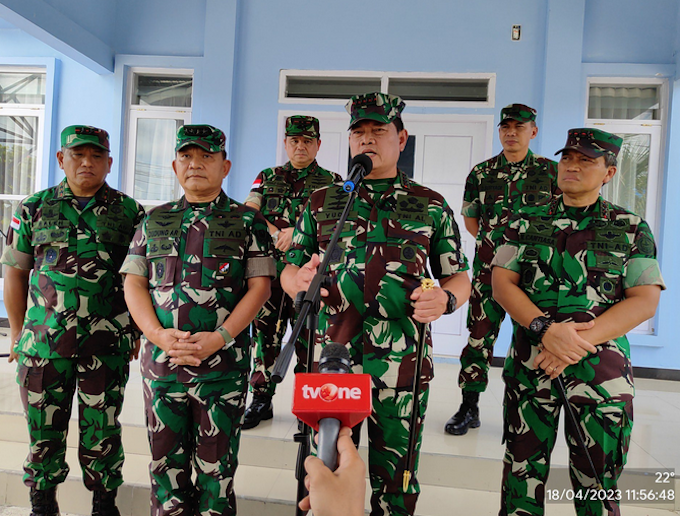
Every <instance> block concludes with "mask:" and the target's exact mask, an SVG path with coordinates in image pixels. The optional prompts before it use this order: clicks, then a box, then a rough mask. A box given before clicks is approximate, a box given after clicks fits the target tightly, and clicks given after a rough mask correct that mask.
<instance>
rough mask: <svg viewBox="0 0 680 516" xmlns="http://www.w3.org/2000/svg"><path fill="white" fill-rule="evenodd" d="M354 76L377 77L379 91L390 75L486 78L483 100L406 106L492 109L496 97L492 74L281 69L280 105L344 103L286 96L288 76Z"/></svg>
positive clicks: (421, 102) (343, 101) (386, 88)
mask: <svg viewBox="0 0 680 516" xmlns="http://www.w3.org/2000/svg"><path fill="white" fill-rule="evenodd" d="M289 76H291V77H356V78H375V79H380V91H382V92H387V91H389V82H390V78H399V79H406V78H410V79H488V81H489V90H488V93H489V95H488V100H487V101H484V102H460V101H450V102H449V101H439V100H409V101H408V105H409V106H417V107H448V108H493V107H494V106H495V100H496V74H495V73H436V72H434V73H426V72H376V71H369V72H367V71H361V70H356V71H345V70H281V72H280V73H279V102H280V103H281V104H322V105H327V106H338V105H339V106H344V105H345V104H346V103H347V99H317V98H304V97H296V98H289V97H286V84H287V81H288V77H289Z"/></svg>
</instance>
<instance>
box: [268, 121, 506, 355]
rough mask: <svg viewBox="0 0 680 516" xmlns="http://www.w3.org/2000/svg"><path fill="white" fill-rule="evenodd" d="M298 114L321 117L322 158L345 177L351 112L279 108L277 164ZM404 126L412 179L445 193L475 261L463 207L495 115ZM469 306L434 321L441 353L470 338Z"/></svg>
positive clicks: (455, 352) (456, 350)
mask: <svg viewBox="0 0 680 516" xmlns="http://www.w3.org/2000/svg"><path fill="white" fill-rule="evenodd" d="M294 114H299V115H311V116H315V117H317V118H318V119H319V124H320V129H321V148H320V150H319V154H318V156H317V161H318V162H319V165H321V166H322V167H324V168H326V169H328V170H332V171H334V172H338V173H339V174H340V175H341V176H343V177H345V176H346V175H347V165H348V161H349V143H348V131H347V127H348V125H349V115H348V114H347V113H341V112H330V113H327V112H314V111H294V112H293V111H280V112H279V138H278V141H279V144H278V149H277V161H278V163H281V164H282V163H285V161H286V154H285V150H284V148H283V143H282V142H283V131H284V124H285V120H286V117H288V116H291V115H294ZM404 125H405V127H406V129H407V130H408V133H409V139H410V141H409V144H408V148H407V150H409V151H410V152H408V160H409V165H410V169H411V170H412V173H413V179H414V180H415V181H417V182H418V183H421V184H423V185H425V186H428V187H430V188H432V189H433V190H436V191H437V192H439V193H440V194H442V195H443V196H444V197H445V198H446V201H447V202H448V203H449V205H450V206H451V209H452V210H453V212H454V214H455V217H456V222H457V224H458V228H459V229H460V234H461V240H462V244H463V250H464V252H465V254H466V255H467V258H468V261H469V262H470V266H472V259H473V257H474V252H475V246H474V238H473V237H472V236H471V235H470V234H469V233H468V232H467V231H466V230H465V225H464V224H463V217H462V216H461V215H460V210H461V207H462V202H463V190H464V188H465V179H466V178H467V175H468V173H469V172H470V170H471V169H472V167H473V166H474V165H476V164H477V163H479V162H481V161H484V160H485V159H487V158H488V157H489V156H490V155H491V144H492V138H493V116H491V115H483V116H471V115H410V116H409V115H408V114H404ZM405 154H406V152H405ZM403 157H406V156H405V155H403ZM411 160H412V163H410V161H411ZM467 306H468V305H467V303H466V304H465V305H464V306H462V307H459V308H458V310H456V312H455V313H454V314H453V315H448V316H445V317H442V318H441V319H439V320H438V321H435V323H434V324H433V337H434V352H435V353H436V354H438V355H446V356H459V355H460V352H461V350H462V349H463V347H464V346H465V344H466V343H467V337H468V331H467V329H466V327H465V323H466V318H467Z"/></svg>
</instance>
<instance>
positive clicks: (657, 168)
mask: <svg viewBox="0 0 680 516" xmlns="http://www.w3.org/2000/svg"><path fill="white" fill-rule="evenodd" d="M595 85H611V86H629V85H640V86H646V85H650V86H659V120H620V119H609V118H588V104H589V101H590V87H591V86H595ZM585 109H586V112H585V126H586V127H593V128H597V129H602V130H604V131H607V132H610V133H616V134H628V133H630V134H648V135H650V143H649V171H648V173H647V206H646V213H639V214H638V215H640V216H642V217H643V218H644V219H645V220H646V221H647V224H649V227H650V228H651V230H652V233H653V234H654V236H655V238H656V243H657V247H658V244H659V239H658V236H659V231H658V230H659V221H660V220H661V205H662V202H661V201H662V190H663V177H662V174H663V170H664V153H663V149H665V145H666V144H665V140H666V121H667V120H668V81H667V80H666V79H658V78H651V77H588V79H587V90H586V106H585ZM655 321H656V317H654V318H652V319H649V320H647V321H645V322H643V323H642V324H640V325H639V326H637V327H636V328H635V329H633V330H631V332H629V333H638V334H643V335H650V334H655V333H656V329H655Z"/></svg>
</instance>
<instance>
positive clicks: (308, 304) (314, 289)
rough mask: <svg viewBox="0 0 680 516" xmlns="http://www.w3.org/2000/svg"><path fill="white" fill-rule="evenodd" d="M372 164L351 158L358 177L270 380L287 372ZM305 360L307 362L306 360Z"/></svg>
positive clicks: (363, 157) (364, 158)
mask: <svg viewBox="0 0 680 516" xmlns="http://www.w3.org/2000/svg"><path fill="white" fill-rule="evenodd" d="M360 168H361V169H363V171H362V172H361V173H360V171H359V169H360ZM372 168H373V162H372V161H371V158H369V157H368V155H366V154H359V155H357V156H355V157H354V158H352V168H351V170H350V173H352V174H354V175H355V176H357V177H355V178H354V180H355V182H352V188H351V190H349V197H348V198H347V203H346V204H345V208H344V210H343V211H342V215H340V219H339V220H338V223H337V224H336V225H335V230H334V231H333V236H332V238H331V241H330V242H329V243H328V247H326V250H325V252H324V255H323V260H322V261H321V264H320V265H319V268H318V269H317V272H316V275H315V276H314V278H313V279H312V282H311V283H310V285H309V289H308V290H307V292H306V293H305V294H304V299H303V301H302V305H301V308H300V311H299V313H298V318H297V321H295V324H294V325H293V329H292V331H291V334H290V338H289V339H288V342H287V343H286V345H285V346H283V348H282V349H281V353H279V357H278V358H277V359H276V362H275V363H274V370H273V372H272V381H273V382H274V383H281V382H282V381H283V378H284V377H285V376H286V372H287V371H288V366H289V365H290V361H291V360H292V358H293V352H294V351H295V343H296V342H297V340H298V338H299V337H300V333H301V332H302V326H303V325H304V324H305V320H306V318H307V315H308V314H309V311H310V310H311V308H312V307H313V306H314V305H315V304H318V303H319V302H320V301H321V292H320V290H321V287H322V286H323V283H324V281H325V280H326V276H325V272H326V269H328V263H329V262H330V260H331V256H332V255H333V251H334V250H335V248H336V246H337V243H338V239H339V238H340V232H341V231H342V227H343V226H344V225H345V221H346V220H347V217H348V216H349V211H350V209H351V208H352V205H353V204H354V199H356V197H357V194H358V192H357V190H356V186H357V185H358V184H359V182H360V181H361V179H363V178H364V177H365V176H367V175H368V174H370V173H371V169H372ZM359 176H360V177H359ZM350 182H351V181H350V180H348V181H347V182H345V185H347V183H350ZM343 189H345V191H348V190H347V189H346V188H345V186H343ZM315 331H316V328H314V330H312V329H310V332H311V333H310V337H309V342H310V344H309V347H310V350H309V352H310V353H311V352H313V348H314V346H313V343H314V332H315ZM312 356H313V355H312ZM307 362H308V363H310V361H309V360H308V361H307ZM307 372H308V373H311V370H310V369H308V370H307Z"/></svg>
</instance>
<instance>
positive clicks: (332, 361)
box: [317, 342, 350, 471]
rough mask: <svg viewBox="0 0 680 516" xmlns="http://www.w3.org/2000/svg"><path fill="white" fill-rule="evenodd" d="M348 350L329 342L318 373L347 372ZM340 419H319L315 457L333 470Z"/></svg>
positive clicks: (322, 355) (336, 461)
mask: <svg viewBox="0 0 680 516" xmlns="http://www.w3.org/2000/svg"><path fill="white" fill-rule="evenodd" d="M349 367H350V360H349V351H347V348H346V347H345V346H342V345H341V344H336V343H335V342H331V343H330V344H328V345H327V346H326V347H325V348H323V350H322V351H321V358H320V359H319V373H321V374H328V373H336V374H346V373H349ZM339 433H340V420H339V419H336V418H334V417H325V418H323V419H320V420H319V442H318V443H317V457H319V458H320V459H321V460H322V461H323V463H324V464H325V465H326V467H327V468H328V469H330V470H331V471H333V470H334V469H335V468H336V467H337V464H338V449H337V446H338V434H339Z"/></svg>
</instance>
